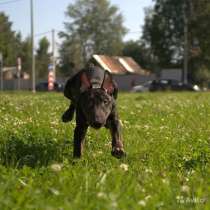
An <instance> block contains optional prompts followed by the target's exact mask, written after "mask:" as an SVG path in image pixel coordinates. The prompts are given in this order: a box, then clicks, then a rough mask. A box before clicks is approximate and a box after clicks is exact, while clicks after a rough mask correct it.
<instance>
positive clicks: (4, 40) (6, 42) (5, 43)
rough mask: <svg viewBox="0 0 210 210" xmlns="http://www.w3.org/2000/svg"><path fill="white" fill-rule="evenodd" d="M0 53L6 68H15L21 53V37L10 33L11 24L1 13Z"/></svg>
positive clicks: (12, 32)
mask: <svg viewBox="0 0 210 210" xmlns="http://www.w3.org/2000/svg"><path fill="white" fill-rule="evenodd" d="M0 52H1V53H2V54H3V58H4V65H6V66H15V65H16V59H17V57H18V56H19V55H20V53H21V35H20V34H19V33H16V32H14V31H12V23H11V22H10V21H9V18H8V16H6V15H5V14H4V13H3V12H0Z"/></svg>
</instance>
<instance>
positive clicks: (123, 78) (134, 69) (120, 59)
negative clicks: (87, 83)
mask: <svg viewBox="0 0 210 210" xmlns="http://www.w3.org/2000/svg"><path fill="white" fill-rule="evenodd" d="M90 62H92V63H93V64H95V65H97V66H100V67H101V68H102V69H104V70H107V71H109V72H110V73H111V74H112V76H113V78H114V80H115V81H116V82H117V84H118V88H119V90H130V89H131V88H132V87H133V86H135V85H138V84H141V83H143V82H146V81H148V80H151V79H153V78H154V75H153V74H151V73H150V72H149V71H148V70H145V69H143V68H141V67H140V66H139V64H137V63H136V62H135V61H134V59H133V58H131V57H125V56H107V55H93V56H92V58H91V60H90Z"/></svg>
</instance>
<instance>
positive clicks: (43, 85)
mask: <svg viewBox="0 0 210 210" xmlns="http://www.w3.org/2000/svg"><path fill="white" fill-rule="evenodd" d="M63 88H64V85H63V84H62V83H59V82H54V91H58V92H61V91H63ZM36 91H48V82H47V81H44V82H39V83H38V84H36Z"/></svg>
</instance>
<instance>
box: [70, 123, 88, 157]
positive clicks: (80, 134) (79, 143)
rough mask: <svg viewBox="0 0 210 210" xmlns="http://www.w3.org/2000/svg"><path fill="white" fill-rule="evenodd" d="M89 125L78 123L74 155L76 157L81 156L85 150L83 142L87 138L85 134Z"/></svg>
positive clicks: (75, 132)
mask: <svg viewBox="0 0 210 210" xmlns="http://www.w3.org/2000/svg"><path fill="white" fill-rule="evenodd" d="M87 128H88V126H87V125H78V124H77V125H76V128H75V130H74V151H73V156H74V157H75V158H80V157H81V156H82V151H83V143H84V139H85V135H86V132H87Z"/></svg>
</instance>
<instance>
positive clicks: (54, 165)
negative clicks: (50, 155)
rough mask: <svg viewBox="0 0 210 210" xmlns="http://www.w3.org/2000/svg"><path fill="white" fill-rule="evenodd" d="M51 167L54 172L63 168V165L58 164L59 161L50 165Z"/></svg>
mask: <svg viewBox="0 0 210 210" xmlns="http://www.w3.org/2000/svg"><path fill="white" fill-rule="evenodd" d="M50 168H51V169H52V171H54V172H59V171H61V169H62V165H61V164H58V163H54V164H52V165H51V166H50Z"/></svg>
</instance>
